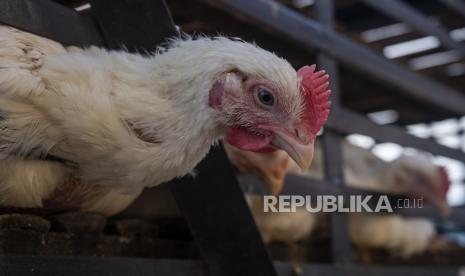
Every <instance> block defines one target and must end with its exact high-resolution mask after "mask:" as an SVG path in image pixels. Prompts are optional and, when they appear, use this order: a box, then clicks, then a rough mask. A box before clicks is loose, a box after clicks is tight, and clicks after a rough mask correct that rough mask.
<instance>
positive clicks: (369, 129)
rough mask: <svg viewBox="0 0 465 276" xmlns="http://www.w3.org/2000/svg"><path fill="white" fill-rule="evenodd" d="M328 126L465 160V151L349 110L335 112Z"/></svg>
mask: <svg viewBox="0 0 465 276" xmlns="http://www.w3.org/2000/svg"><path fill="white" fill-rule="evenodd" d="M326 127H327V128H329V129H332V130H334V131H337V132H340V133H343V134H350V133H358V134H362V135H367V136H370V137H372V138H374V139H375V140H377V141H379V142H392V143H397V144H400V145H402V146H405V147H412V148H417V149H420V150H424V151H427V152H430V153H432V154H434V155H441V156H445V157H449V158H452V159H455V160H460V161H462V162H465V153H464V152H462V151H461V150H456V149H452V148H449V147H446V146H442V145H440V144H438V143H436V142H435V141H434V140H432V139H423V138H418V137H415V136H413V135H410V134H407V133H405V130H404V129H402V128H399V127H397V126H392V125H378V124H376V123H375V122H373V121H371V120H370V119H368V118H366V117H365V116H363V115H360V114H357V113H355V112H353V111H349V110H339V111H336V112H333V113H332V114H331V116H330V118H329V120H328V123H327V124H326Z"/></svg>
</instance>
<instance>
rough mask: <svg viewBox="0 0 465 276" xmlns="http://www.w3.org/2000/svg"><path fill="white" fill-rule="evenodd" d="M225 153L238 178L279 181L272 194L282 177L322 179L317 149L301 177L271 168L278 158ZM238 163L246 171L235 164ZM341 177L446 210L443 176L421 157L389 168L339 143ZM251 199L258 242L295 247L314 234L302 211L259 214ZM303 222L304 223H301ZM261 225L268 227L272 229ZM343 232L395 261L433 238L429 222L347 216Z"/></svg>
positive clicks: (291, 169) (311, 216)
mask: <svg viewBox="0 0 465 276" xmlns="http://www.w3.org/2000/svg"><path fill="white" fill-rule="evenodd" d="M228 153H229V156H230V159H231V160H232V161H233V163H234V164H235V165H236V166H237V168H238V169H239V170H240V171H241V172H246V173H251V174H259V173H261V174H263V175H260V178H261V179H263V180H264V181H266V180H267V179H270V178H272V177H271V176H272V175H280V176H282V178H280V179H277V178H273V181H272V182H271V183H268V184H267V185H268V186H271V187H273V193H274V194H276V193H279V191H281V189H282V186H283V185H284V176H285V175H286V174H287V173H288V172H291V173H297V174H300V175H303V176H307V177H314V178H322V177H323V159H322V152H321V147H319V145H318V144H317V146H316V149H315V157H314V161H313V164H312V166H311V167H310V170H308V171H302V170H301V169H300V168H298V167H297V166H296V165H295V164H292V160H288V161H289V163H290V164H288V165H287V166H276V164H281V163H284V162H283V161H282V159H284V157H282V156H279V158H278V159H279V160H275V161H273V160H269V159H273V158H276V157H277V156H278V155H267V154H260V153H253V152H250V153H249V152H240V151H239V152H237V151H231V150H229V151H228ZM238 160H239V161H240V162H241V163H242V164H244V163H245V164H247V166H244V165H239V164H237V163H238ZM273 164H274V165H275V166H273ZM265 168H266V169H265ZM286 170H287V171H286ZM276 171H278V172H279V174H277V173H276ZM344 175H345V183H347V185H348V186H351V187H356V188H362V189H366V190H372V191H376V192H386V193H391V194H398V195H404V196H408V197H411V198H421V197H423V198H424V199H425V201H426V202H430V203H432V204H434V205H435V206H437V207H438V208H439V209H441V210H442V211H443V212H444V213H447V212H448V210H449V207H448V205H447V200H446V194H447V190H448V187H449V180H448V177H447V173H446V171H445V169H444V168H443V167H438V166H436V165H434V164H433V162H432V160H431V158H430V157H429V156H427V155H425V154H422V153H417V154H404V155H402V156H400V157H399V158H398V159H396V160H394V161H393V162H385V161H383V160H381V159H380V158H378V157H376V156H375V155H374V154H373V153H371V152H370V151H369V150H366V149H363V148H360V147H357V146H354V145H351V144H349V143H344ZM248 197H251V196H250V195H249V196H248ZM252 197H253V198H255V199H254V201H253V202H252V203H250V205H251V209H252V212H253V214H254V217H255V220H256V221H257V225H258V228H259V229H260V231H261V232H262V235H263V236H264V237H265V238H264V239H265V240H267V241H269V242H270V241H278V242H286V243H289V242H296V241H298V240H301V239H303V238H305V237H308V236H309V235H310V234H311V231H312V230H313V229H314V228H315V221H316V214H311V213H308V212H306V211H305V210H300V211H302V212H306V213H307V214H306V215H303V214H301V212H300V211H299V212H297V213H264V212H263V210H262V209H259V208H263V204H262V202H261V201H260V200H259V199H256V197H258V196H256V195H255V196H252ZM277 219H280V220H281V221H283V224H282V225H281V226H279V228H278V226H275V225H276V224H277V223H276V222H275V220H277ZM304 220H309V221H310V222H309V223H302V222H303V221H304ZM263 225H271V226H273V227H274V228H272V227H264V226H263ZM275 229H276V230H275ZM273 231H277V232H278V233H284V235H279V234H274V232H273ZM305 231H307V232H305ZM349 231H350V237H351V240H352V242H353V243H354V244H355V245H357V246H359V247H366V248H380V249H385V250H387V251H389V252H390V253H391V254H393V255H396V256H401V257H410V256H412V255H413V254H417V253H421V252H424V251H425V250H426V249H427V248H428V246H429V244H430V243H431V242H432V241H433V240H434V239H435V237H436V229H435V226H434V224H433V222H432V221H431V220H429V219H426V218H411V217H402V216H400V215H395V214H393V215H376V214H365V213H351V214H349ZM286 233H287V236H286ZM294 233H296V234H294Z"/></svg>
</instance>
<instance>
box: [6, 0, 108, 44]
mask: <svg viewBox="0 0 465 276" xmlns="http://www.w3.org/2000/svg"><path fill="white" fill-rule="evenodd" d="M0 22H1V23H3V24H7V25H10V26H13V27H16V28H18V29H23V30H26V31H28V32H31V33H35V34H37V35H41V36H44V37H47V38H50V39H52V40H55V41H58V42H60V43H63V44H65V45H75V46H89V45H96V46H103V40H102V37H101V35H100V33H99V30H98V27H97V25H96V23H95V22H94V21H93V20H92V18H91V17H85V16H82V15H80V14H78V13H77V12H75V11H74V10H72V9H70V8H68V7H65V6H62V5H60V4H57V3H54V2H52V1H46V0H2V1H0Z"/></svg>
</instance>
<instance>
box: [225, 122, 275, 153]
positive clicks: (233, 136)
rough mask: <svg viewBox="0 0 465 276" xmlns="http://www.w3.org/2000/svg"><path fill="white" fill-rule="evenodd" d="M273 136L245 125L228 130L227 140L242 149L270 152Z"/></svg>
mask: <svg viewBox="0 0 465 276" xmlns="http://www.w3.org/2000/svg"><path fill="white" fill-rule="evenodd" d="M271 139H272V137H271V136H265V135H260V134H257V133H254V132H252V131H250V130H248V129H247V128H243V127H230V128H228V129H227V130H226V142H228V143H229V144H230V145H233V146H235V147H237V148H239V149H242V150H249V151H257V152H270V151H271V150H274V149H273V148H271V147H270V146H269V144H270V141H271Z"/></svg>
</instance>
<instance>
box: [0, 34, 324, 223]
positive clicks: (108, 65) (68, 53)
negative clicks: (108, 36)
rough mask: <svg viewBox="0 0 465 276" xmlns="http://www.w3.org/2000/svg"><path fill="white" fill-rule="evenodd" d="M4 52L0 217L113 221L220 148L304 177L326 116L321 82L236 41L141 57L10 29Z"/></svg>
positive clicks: (316, 74)
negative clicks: (27, 213)
mask: <svg viewBox="0 0 465 276" xmlns="http://www.w3.org/2000/svg"><path fill="white" fill-rule="evenodd" d="M0 41H1V43H0V70H1V72H0V204H2V205H8V206H14V207H46V208H51V209H53V208H60V209H61V208H65V209H72V210H82V211H89V212H96V213H100V214H103V215H113V214H115V213H118V212H119V211H121V210H123V209H124V208H126V207H127V206H128V205H129V204H130V203H131V202H132V201H133V200H134V199H135V198H136V197H137V196H138V195H139V194H140V193H141V191H142V189H143V188H144V187H151V186H156V185H159V184H161V183H163V182H166V181H168V180H171V179H173V178H175V177H180V176H183V175H186V174H188V173H190V172H192V170H193V169H194V167H195V166H196V165H197V163H198V162H199V161H200V160H202V159H203V157H204V156H205V155H206V154H207V152H208V151H209V149H210V146H211V145H212V144H213V143H215V142H216V141H217V140H218V139H220V138H225V140H226V141H227V142H228V143H230V144H232V145H234V146H235V147H237V148H240V149H242V150H250V151H270V150H272V149H274V148H280V149H283V150H285V151H287V152H288V153H289V155H290V156H291V157H292V158H293V159H294V160H295V161H296V162H297V163H298V164H299V165H300V166H302V167H307V166H308V165H309V164H310V162H311V159H312V155H313V143H314V140H315V136H316V134H317V132H318V131H319V130H320V128H321V127H322V125H323V124H324V122H325V121H326V119H327V117H328V114H329V101H328V97H329V93H330V91H329V90H328V89H327V87H328V82H327V80H328V75H327V74H326V73H325V72H324V71H315V66H314V65H312V66H304V67H302V68H301V69H299V70H298V72H296V71H295V70H294V69H293V68H292V66H291V65H290V64H289V63H288V62H287V61H285V60H284V59H282V58H279V57H277V56H276V55H274V54H273V53H271V52H268V51H266V50H263V49H261V48H259V47H258V46H256V45H253V44H249V43H246V42H244V41H241V40H238V39H228V38H225V37H216V38H208V37H199V38H198V39H192V38H190V37H184V38H173V39H172V40H170V43H169V46H167V47H165V48H160V49H159V50H158V51H157V52H156V53H154V54H153V55H148V56H143V55H140V54H131V53H127V52H124V51H107V50H105V49H100V48H97V47H90V48H87V49H80V48H77V47H71V48H65V47H64V46H62V45H61V44H59V43H56V42H54V41H51V40H49V39H45V38H41V37H39V36H36V35H33V34H30V33H26V32H23V31H20V30H17V29H14V28H12V27H8V26H0ZM45 156H47V157H48V159H47V160H42V159H43V157H45ZM51 159H53V160H55V161H57V160H58V161H61V162H52V161H50V160H51Z"/></svg>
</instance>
